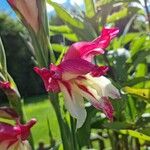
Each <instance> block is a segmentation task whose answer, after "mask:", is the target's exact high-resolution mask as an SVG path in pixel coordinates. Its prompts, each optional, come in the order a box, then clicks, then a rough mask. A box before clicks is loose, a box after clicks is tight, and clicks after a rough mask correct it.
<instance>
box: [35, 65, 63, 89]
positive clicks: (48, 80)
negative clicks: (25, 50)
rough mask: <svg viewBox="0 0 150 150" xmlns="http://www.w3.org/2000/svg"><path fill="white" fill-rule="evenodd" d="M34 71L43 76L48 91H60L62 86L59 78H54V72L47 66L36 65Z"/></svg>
mask: <svg viewBox="0 0 150 150" xmlns="http://www.w3.org/2000/svg"><path fill="white" fill-rule="evenodd" d="M34 71H35V72H36V73H37V74H38V75H39V76H40V77H41V78H42V80H43V82H44V85H45V89H46V91H47V92H59V91H60V88H59V85H58V82H57V80H55V79H53V78H52V76H53V73H54V72H50V70H48V69H46V68H42V69H40V68H38V67H34Z"/></svg>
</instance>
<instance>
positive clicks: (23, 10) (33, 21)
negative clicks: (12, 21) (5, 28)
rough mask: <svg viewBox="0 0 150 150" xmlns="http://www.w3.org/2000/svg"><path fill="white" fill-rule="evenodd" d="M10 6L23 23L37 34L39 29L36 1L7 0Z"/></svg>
mask: <svg viewBox="0 0 150 150" xmlns="http://www.w3.org/2000/svg"><path fill="white" fill-rule="evenodd" d="M7 1H8V3H9V4H10V6H11V7H12V8H13V9H14V10H15V11H17V12H18V13H19V14H20V15H21V17H22V19H23V22H24V23H26V24H28V25H30V26H31V27H32V29H33V30H34V31H35V32H37V31H38V29H39V20H38V7H37V1H36V0H31V1H29V0H7Z"/></svg>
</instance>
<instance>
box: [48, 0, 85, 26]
mask: <svg viewBox="0 0 150 150" xmlns="http://www.w3.org/2000/svg"><path fill="white" fill-rule="evenodd" d="M48 3H49V4H50V5H52V6H53V7H54V9H55V11H56V12H57V14H58V16H59V17H60V18H61V19H62V20H64V21H65V22H67V23H69V24H71V25H72V26H75V27H77V28H80V29H83V28H84V24H83V23H82V21H81V20H80V19H79V18H77V17H75V16H73V15H71V14H70V13H69V12H68V11H66V9H65V8H63V7H62V6H61V5H59V4H58V3H56V2H52V1H51V0H48Z"/></svg>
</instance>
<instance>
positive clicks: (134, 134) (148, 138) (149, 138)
mask: <svg viewBox="0 0 150 150" xmlns="http://www.w3.org/2000/svg"><path fill="white" fill-rule="evenodd" d="M119 132H120V133H122V134H127V135H130V136H132V137H135V138H138V139H141V140H145V141H150V136H148V135H145V134H142V133H140V132H137V131H133V130H120V131H119Z"/></svg>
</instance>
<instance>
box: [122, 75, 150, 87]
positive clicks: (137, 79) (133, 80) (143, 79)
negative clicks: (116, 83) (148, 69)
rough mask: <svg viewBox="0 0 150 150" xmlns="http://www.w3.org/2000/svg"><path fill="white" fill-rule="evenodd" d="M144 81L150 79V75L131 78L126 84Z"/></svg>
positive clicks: (131, 84)
mask: <svg viewBox="0 0 150 150" xmlns="http://www.w3.org/2000/svg"><path fill="white" fill-rule="evenodd" d="M144 81H150V77H137V78H134V79H131V80H128V81H127V82H126V83H125V84H124V86H134V85H136V84H138V83H140V82H144Z"/></svg>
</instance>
